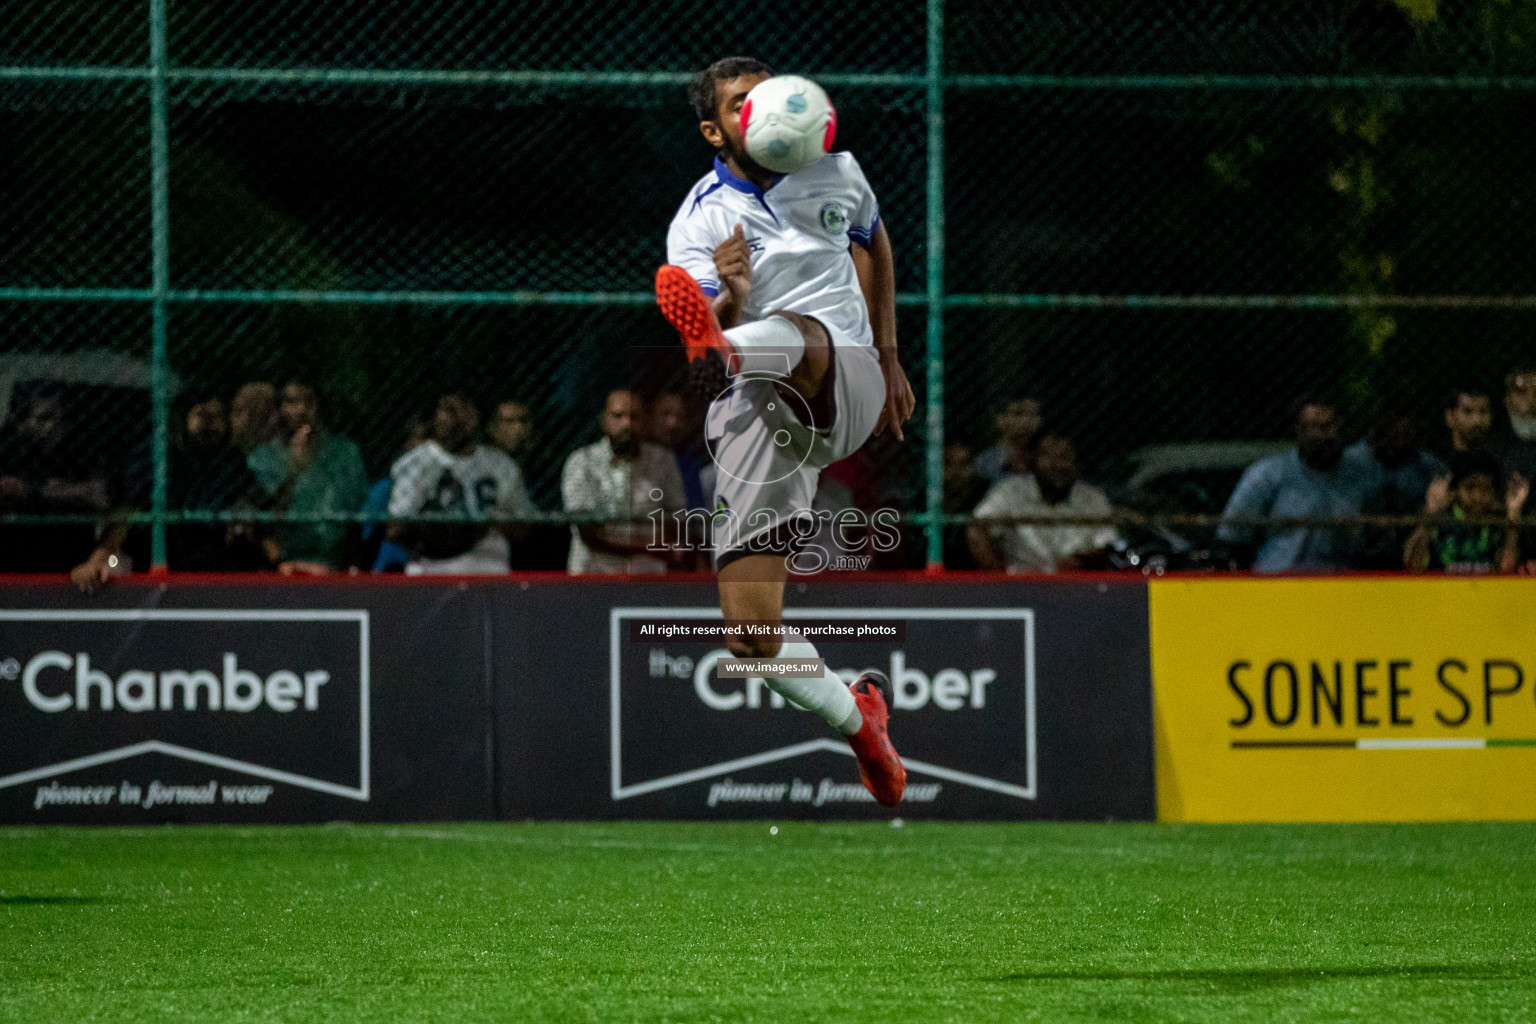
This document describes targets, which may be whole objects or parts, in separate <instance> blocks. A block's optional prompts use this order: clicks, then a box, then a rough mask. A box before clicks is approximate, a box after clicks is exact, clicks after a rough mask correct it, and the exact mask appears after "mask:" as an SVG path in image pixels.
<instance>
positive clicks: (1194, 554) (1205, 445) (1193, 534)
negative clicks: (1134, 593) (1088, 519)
mask: <svg viewBox="0 0 1536 1024" xmlns="http://www.w3.org/2000/svg"><path fill="white" fill-rule="evenodd" d="M1290 447H1291V442H1289V441H1197V442H1190V443H1185V444H1159V445H1150V446H1148V447H1146V448H1140V449H1138V450H1136V451H1134V452H1132V453H1131V454H1130V456H1129V457H1128V458H1127V460H1126V466H1125V469H1124V471H1123V482H1122V483H1120V484H1119V485H1118V486H1116V487H1113V488H1111V491H1110V496H1111V498H1112V499H1113V501H1114V504H1115V507H1116V508H1120V509H1125V510H1126V511H1129V512H1136V513H1140V514H1141V515H1143V516H1149V517H1152V516H1167V515H1209V516H1218V515H1220V514H1221V512H1222V510H1223V509H1224V508H1226V505H1227V499H1228V498H1230V497H1231V496H1232V491H1233V489H1234V488H1236V487H1237V482H1238V480H1239V479H1240V478H1241V477H1242V475H1243V471H1244V470H1246V469H1247V468H1248V467H1249V466H1251V465H1253V464H1254V463H1255V462H1257V461H1259V460H1260V459H1263V458H1267V457H1269V456H1271V455H1277V454H1279V453H1280V452H1283V451H1285V450H1286V449H1288V448H1290ZM1120 533H1121V537H1122V540H1121V542H1120V544H1119V545H1117V547H1116V551H1115V553H1114V555H1113V556H1112V557H1111V561H1112V562H1113V564H1115V565H1117V566H1118V567H1120V568H1125V569H1139V570H1141V571H1142V572H1145V573H1148V574H1152V575H1160V574H1162V573H1163V572H1166V571H1168V570H1170V569H1220V568H1228V567H1229V563H1230V560H1229V559H1228V557H1227V555H1226V554H1225V552H1223V551H1222V550H1221V547H1220V545H1218V544H1217V543H1216V528H1215V526H1214V525H1209V526H1196V525H1190V524H1169V523H1158V522H1149V523H1147V524H1145V525H1143V524H1138V523H1125V524H1123V525H1122V526H1121V529H1120Z"/></svg>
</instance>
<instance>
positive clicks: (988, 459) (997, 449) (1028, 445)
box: [976, 395, 1040, 484]
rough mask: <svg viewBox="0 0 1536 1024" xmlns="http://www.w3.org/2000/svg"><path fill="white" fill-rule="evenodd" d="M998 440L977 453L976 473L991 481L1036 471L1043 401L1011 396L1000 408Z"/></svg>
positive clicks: (998, 412) (997, 419) (989, 482)
mask: <svg viewBox="0 0 1536 1024" xmlns="http://www.w3.org/2000/svg"><path fill="white" fill-rule="evenodd" d="M994 422H995V423H996V425H997V434H998V442H997V444H995V445H993V446H992V447H991V448H988V449H987V450H986V451H984V452H982V453H981V454H980V455H978V456H976V474H977V475H978V476H980V477H981V478H982V479H983V480H985V481H986V482H987V483H988V484H995V483H997V482H998V481H999V480H1001V479H1002V478H1003V477H1005V476H1009V475H1018V476H1025V475H1028V474H1030V473H1033V472H1034V471H1035V441H1036V439H1037V438H1038V436H1039V433H1040V402H1039V401H1038V400H1037V399H1034V398H1030V397H1028V396H1026V395H1020V396H1018V397H1015V398H1010V399H1009V400H1008V401H1006V402H1004V403H1003V405H1002V407H1001V408H1000V409H998V411H997V417H996V419H995V420H994Z"/></svg>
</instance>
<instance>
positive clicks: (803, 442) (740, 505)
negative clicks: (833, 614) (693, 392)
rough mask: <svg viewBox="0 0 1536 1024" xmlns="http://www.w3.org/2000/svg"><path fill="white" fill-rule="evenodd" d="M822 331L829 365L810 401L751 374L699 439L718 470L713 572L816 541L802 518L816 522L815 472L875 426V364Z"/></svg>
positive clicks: (880, 393)
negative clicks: (803, 541) (809, 539)
mask: <svg viewBox="0 0 1536 1024" xmlns="http://www.w3.org/2000/svg"><path fill="white" fill-rule="evenodd" d="M818 323H821V325H822V327H824V328H825V329H826V331H827V335H828V337H829V338H830V339H831V342H832V362H831V365H830V367H829V370H828V374H827V379H826V381H825V382H824V384H823V387H822V389H821V391H820V392H818V393H817V396H816V398H815V399H814V400H811V401H807V400H806V399H804V398H803V397H801V396H799V395H797V394H795V393H793V392H791V391H790V389H789V386H788V385H784V384H779V383H777V382H775V381H774V380H772V379H766V378H762V377H757V378H753V377H750V376H748V377H740V378H737V379H736V380H735V381H733V382H732V384H731V386H730V387H728V388H727V389H726V391H725V393H724V394H722V395H721V396H720V397H719V398H717V399H715V401H714V402H713V403H711V404H710V407H709V416H708V418H707V419H706V420H705V426H704V435H705V440H706V442H707V443H708V445H709V451H710V455H711V457H712V458H713V459H714V463H715V494H714V503H713V509H714V521H713V530H714V549H715V568H716V569H717V570H718V569H720V568H721V567H723V566H725V565H727V564H729V563H730V562H732V561H735V560H736V559H737V558H741V557H743V556H745V555H751V554H789V553H791V551H792V550H793V545H794V541H795V538H797V537H800V538H804V537H808V536H810V535H811V534H813V533H814V532H815V530H814V529H813V528H811V526H810V525H809V524H807V523H806V522H804V518H805V517H808V516H811V515H812V511H811V502H812V501H813V500H814V499H815V497H816V485H817V481H818V480H819V478H820V476H821V471H822V470H823V469H825V468H826V467H827V466H830V465H831V464H832V463H834V462H837V461H838V460H839V459H845V458H847V457H848V456H850V455H852V454H853V453H854V452H856V451H858V450H859V449H860V448H861V447H863V445H864V442H865V441H867V440H868V439H869V436H870V434H872V433H874V429H875V424H876V423H878V422H879V421H880V413H881V412H882V411H883V410H884V408H885V376H884V374H882V373H881V372H880V357H879V356H878V355H877V354H876V353H875V350H874V349H873V348H871V347H870V346H868V345H859V344H856V343H855V342H853V341H852V340H851V339H850V338H849V337H848V336H847V335H846V334H844V333H843V332H842V331H840V330H839V329H837V328H836V327H833V326H832V325H830V324H827V323H825V322H823V321H818ZM797 515H798V516H799V517H801V522H800V525H799V526H796V525H795V520H796V517H797Z"/></svg>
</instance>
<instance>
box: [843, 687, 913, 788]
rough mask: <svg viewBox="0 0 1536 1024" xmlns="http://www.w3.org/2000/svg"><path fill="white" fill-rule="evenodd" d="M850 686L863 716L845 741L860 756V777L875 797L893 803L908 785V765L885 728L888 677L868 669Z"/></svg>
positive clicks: (887, 710)
mask: <svg viewBox="0 0 1536 1024" xmlns="http://www.w3.org/2000/svg"><path fill="white" fill-rule="evenodd" d="M849 689H851V690H852V691H853V700H854V703H856V704H857V705H858V706H859V714H860V716H862V717H863V719H864V724H863V725H861V726H859V731H858V732H856V733H854V734H853V735H851V736H849V737H848V745H849V746H850V747H852V748H853V752H854V754H856V755H857V756H858V759H859V778H861V779H863V780H864V788H865V789H867V790H869V791H870V792H871V793H873V794H874V796H875V800H876V801H878V802H879V803H880V804H881V805H883V806H885V807H895V806H896V805H897V804H899V803H901V794H902V793H904V792H906V789H907V769H906V768H904V767H903V766H902V763H901V757H900V756H899V755H898V754H897V753H896V748H895V747H893V746H891V737H890V735H889V734H888V733H887V732H886V731H885V726H886V723H887V722H888V721H889V720H890V710H889V706H888V704H887V701H888V700H889V694H890V692H891V681H890V680H889V679H887V678H886V677H885V673H883V672H875V671H870V672H865V673H864V674H863V675H861V676H859V678H857V679H855V680H854V681H853V685H852V686H851V687H849Z"/></svg>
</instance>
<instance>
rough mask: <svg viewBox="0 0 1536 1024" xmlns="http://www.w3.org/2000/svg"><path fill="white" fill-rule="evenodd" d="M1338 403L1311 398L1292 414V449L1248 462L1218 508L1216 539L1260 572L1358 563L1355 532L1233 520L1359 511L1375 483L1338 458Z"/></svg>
mask: <svg viewBox="0 0 1536 1024" xmlns="http://www.w3.org/2000/svg"><path fill="white" fill-rule="evenodd" d="M1343 453H1344V445H1343V443H1342V441H1341V440H1340V425H1339V411H1338V406H1337V405H1335V404H1334V403H1333V402H1331V401H1327V400H1323V399H1309V400H1307V401H1305V402H1303V403H1302V405H1301V407H1300V409H1299V410H1298V411H1297V414H1296V447H1295V448H1293V449H1292V450H1290V451H1288V452H1284V453H1282V454H1280V455H1271V456H1270V457H1269V458H1267V459H1261V460H1259V461H1258V462H1255V463H1254V464H1253V465H1251V466H1249V467H1248V469H1247V470H1246V471H1245V472H1244V473H1243V476H1242V479H1241V480H1239V481H1238V483H1237V488H1236V489H1235V490H1234V491H1233V492H1232V497H1231V499H1230V500H1229V501H1228V502H1227V507H1226V510H1225V511H1224V512H1222V518H1223V519H1224V520H1226V521H1225V522H1223V523H1222V525H1221V527H1220V528H1219V529H1218V530H1217V532H1216V537H1217V540H1219V541H1221V542H1222V543H1224V544H1228V545H1231V546H1232V547H1233V549H1234V554H1235V556H1236V560H1237V561H1239V562H1240V563H1248V562H1250V561H1251V563H1252V566H1253V571H1254V572H1258V573H1279V572H1298V571H1300V572H1329V571H1338V570H1344V569H1353V568H1355V567H1356V559H1357V557H1358V555H1357V547H1358V540H1357V538H1356V533H1357V531H1355V530H1353V529H1351V530H1349V531H1348V532H1346V531H1344V530H1341V529H1340V528H1338V527H1329V526H1308V525H1301V526H1284V527H1273V526H1255V525H1254V524H1252V523H1242V522H1237V521H1235V520H1238V519H1261V518H1266V517H1278V518H1294V519H1347V518H1353V517H1355V516H1358V515H1359V514H1360V511H1361V509H1362V508H1363V507H1364V505H1365V503H1366V500H1367V499H1368V498H1369V497H1370V496H1371V494H1372V486H1373V480H1372V478H1371V476H1370V475H1369V474H1368V473H1367V472H1366V471H1365V470H1363V469H1362V468H1361V467H1360V466H1359V465H1357V464H1354V463H1346V462H1344V460H1343Z"/></svg>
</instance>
